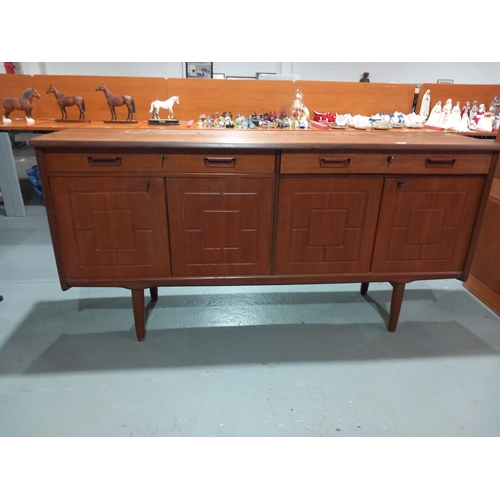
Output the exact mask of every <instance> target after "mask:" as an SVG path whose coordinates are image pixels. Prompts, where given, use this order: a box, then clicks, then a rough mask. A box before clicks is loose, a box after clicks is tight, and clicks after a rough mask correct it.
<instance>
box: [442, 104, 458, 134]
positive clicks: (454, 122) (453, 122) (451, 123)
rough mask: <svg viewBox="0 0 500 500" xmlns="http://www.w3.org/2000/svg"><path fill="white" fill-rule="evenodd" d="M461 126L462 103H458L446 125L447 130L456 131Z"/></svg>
mask: <svg viewBox="0 0 500 500" xmlns="http://www.w3.org/2000/svg"><path fill="white" fill-rule="evenodd" d="M459 124H460V101H457V103H456V104H455V106H453V109H452V110H451V112H450V114H449V115H448V118H447V119H446V122H445V123H444V128H445V130H455V128H456V127H458V125H459Z"/></svg>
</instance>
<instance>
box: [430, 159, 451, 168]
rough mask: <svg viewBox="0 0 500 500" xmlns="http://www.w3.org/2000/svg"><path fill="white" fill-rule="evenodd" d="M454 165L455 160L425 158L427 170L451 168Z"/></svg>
mask: <svg viewBox="0 0 500 500" xmlns="http://www.w3.org/2000/svg"><path fill="white" fill-rule="evenodd" d="M453 165H455V158H426V159H425V166H426V167H428V168H451V167H453Z"/></svg>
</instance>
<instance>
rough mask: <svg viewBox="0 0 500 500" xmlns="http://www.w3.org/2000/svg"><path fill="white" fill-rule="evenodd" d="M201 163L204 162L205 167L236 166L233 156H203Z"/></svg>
mask: <svg viewBox="0 0 500 500" xmlns="http://www.w3.org/2000/svg"><path fill="white" fill-rule="evenodd" d="M203 161H204V162H205V167H212V168H214V167H215V168H216V167H221V168H234V167H235V166H236V158H235V157H234V156H233V157H227V156H205V157H204V158H203Z"/></svg>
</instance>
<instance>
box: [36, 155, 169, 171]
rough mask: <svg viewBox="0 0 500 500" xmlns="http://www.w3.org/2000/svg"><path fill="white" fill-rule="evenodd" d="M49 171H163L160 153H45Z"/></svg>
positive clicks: (46, 165) (44, 156)
mask: <svg viewBox="0 0 500 500" xmlns="http://www.w3.org/2000/svg"><path fill="white" fill-rule="evenodd" d="M43 158H44V163H45V168H46V169H47V171H49V172H78V173H92V174H95V173H101V172H105V173H119V172H151V171H161V170H162V161H161V155H160V154H129V153H126V154H121V153H116V154H115V153H73V154H72V153H44V155H43Z"/></svg>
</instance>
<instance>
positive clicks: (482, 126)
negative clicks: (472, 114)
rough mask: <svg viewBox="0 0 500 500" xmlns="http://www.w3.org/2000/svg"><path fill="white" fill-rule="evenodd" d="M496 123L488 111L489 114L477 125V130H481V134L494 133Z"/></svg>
mask: <svg viewBox="0 0 500 500" xmlns="http://www.w3.org/2000/svg"><path fill="white" fill-rule="evenodd" d="M476 116H477V115H476ZM494 121H495V117H494V116H493V115H492V114H491V113H490V112H489V111H488V112H487V113H484V114H483V115H481V117H480V118H479V120H478V122H477V125H476V130H480V131H481V132H492V131H493V122H494Z"/></svg>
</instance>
